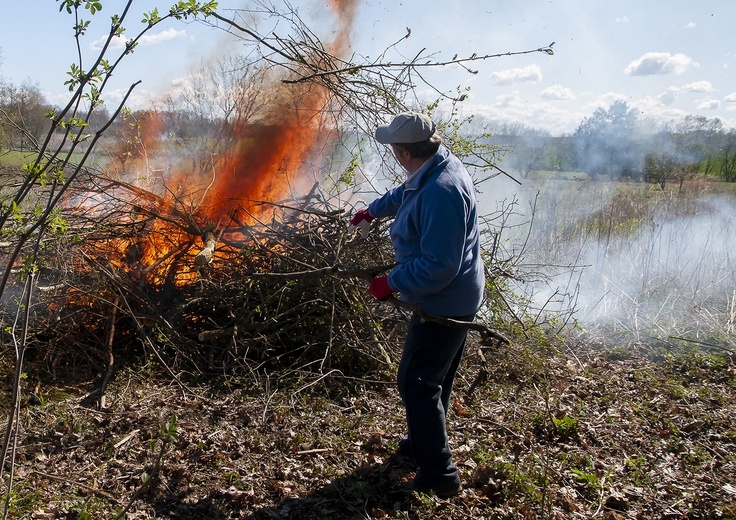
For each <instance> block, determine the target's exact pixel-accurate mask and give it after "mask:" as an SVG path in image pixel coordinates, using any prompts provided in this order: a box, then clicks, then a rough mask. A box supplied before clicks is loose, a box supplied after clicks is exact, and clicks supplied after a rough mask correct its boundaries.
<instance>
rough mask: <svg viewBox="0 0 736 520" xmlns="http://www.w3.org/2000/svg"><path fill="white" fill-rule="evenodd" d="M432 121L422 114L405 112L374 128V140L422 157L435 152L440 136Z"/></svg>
mask: <svg viewBox="0 0 736 520" xmlns="http://www.w3.org/2000/svg"><path fill="white" fill-rule="evenodd" d="M436 128H437V127H436V126H435V124H434V121H432V120H431V119H430V118H429V117H427V116H426V115H424V114H419V113H417V112H405V113H402V114H399V115H397V116H396V117H394V119H393V121H391V124H388V125H382V126H379V127H378V128H376V141H378V142H379V143H382V144H390V145H392V147H399V148H401V149H403V150H405V151H407V152H408V153H409V154H410V155H411V157H414V158H417V159H423V158H427V157H430V156H432V155H434V154H435V153H437V150H438V149H439V147H440V144H442V138H440V136H439V134H438V133H437V132H436Z"/></svg>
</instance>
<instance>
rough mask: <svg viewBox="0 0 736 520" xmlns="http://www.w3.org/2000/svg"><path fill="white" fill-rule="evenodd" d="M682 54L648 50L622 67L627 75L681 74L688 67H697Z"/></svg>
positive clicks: (695, 63)
mask: <svg viewBox="0 0 736 520" xmlns="http://www.w3.org/2000/svg"><path fill="white" fill-rule="evenodd" d="M697 66H698V63H697V62H694V61H693V60H692V59H690V58H689V57H687V56H685V55H684V54H670V53H669V52H648V53H646V54H644V55H643V56H642V57H641V58H639V59H638V60H634V61H632V62H631V63H629V65H628V66H627V67H626V69H624V74H626V75H629V76H649V75H652V74H682V73H683V72H685V71H686V70H687V69H688V68H690V67H697Z"/></svg>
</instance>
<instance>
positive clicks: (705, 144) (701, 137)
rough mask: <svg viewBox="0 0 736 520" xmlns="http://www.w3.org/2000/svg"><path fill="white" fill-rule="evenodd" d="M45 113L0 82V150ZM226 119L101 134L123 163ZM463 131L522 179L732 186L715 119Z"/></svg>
mask: <svg viewBox="0 0 736 520" xmlns="http://www.w3.org/2000/svg"><path fill="white" fill-rule="evenodd" d="M252 103H254V100H250V103H249V104H252ZM233 105H234V106H235V107H238V106H239V105H238V103H233ZM239 109H240V110H243V107H242V106H240V107H239ZM53 110H54V107H53V106H51V105H50V104H48V103H47V102H46V100H45V99H44V97H43V95H42V93H41V92H40V91H39V89H38V87H36V86H34V85H32V84H28V83H26V84H23V85H20V86H15V85H12V84H8V83H4V82H1V81H0V151H3V150H20V151H33V150H35V149H36V145H37V143H38V141H39V140H40V139H41V138H42V137H44V136H45V135H46V133H47V132H48V128H49V114H50V113H51V111H53ZM233 116H234V114H233V111H232V109H230V110H229V111H226V112H225V113H224V114H223V113H222V112H220V113H219V114H218V113H217V111H216V109H213V107H205V108H203V107H201V106H198V107H196V108H193V107H192V106H184V107H181V106H177V105H176V104H174V103H173V102H170V103H169V104H168V105H164V106H162V107H159V108H158V109H157V110H156V111H138V112H135V113H129V112H126V113H124V114H123V116H121V117H119V118H118V120H117V121H116V122H115V124H113V126H112V127H111V128H110V129H109V132H108V133H109V135H110V136H111V137H114V138H116V140H118V145H117V147H116V152H115V154H116V155H118V157H117V159H118V160H120V161H121V162H123V163H124V162H125V158H126V156H127V155H132V154H133V153H134V151H133V150H132V148H135V147H136V146H137V145H138V144H139V143H140V140H141V139H142V138H145V136H150V135H151V133H152V132H153V131H154V129H155V133H157V135H156V138H157V139H161V138H164V139H177V140H181V141H183V142H191V141H193V140H202V139H204V140H211V139H213V138H215V139H217V138H218V137H219V138H222V137H223V136H224V135H228V134H230V132H229V131H227V130H228V129H229V125H230V124H231V123H232V122H233V120H235V119H237V118H235V117H233ZM108 118H109V114H108V113H107V111H106V110H104V109H103V110H99V109H98V110H97V111H96V112H94V113H93V114H92V116H91V117H90V118H89V120H88V121H87V123H88V125H89V130H90V132H94V131H96V130H97V129H98V128H99V126H101V125H103V124H104V123H105V122H106V121H107V120H108ZM468 131H470V132H472V133H477V134H480V133H490V134H491V137H489V138H488V143H489V144H493V145H496V146H499V147H501V148H502V149H504V150H506V153H505V155H504V159H503V165H504V167H505V168H506V169H507V170H509V171H510V172H514V173H516V174H518V175H520V176H521V177H524V178H525V177H527V176H528V175H529V173H530V172H531V171H534V170H548V171H560V172H569V171H575V172H584V173H586V174H587V175H589V176H590V177H591V178H594V179H595V178H598V177H604V178H609V179H612V180H616V179H625V178H628V179H633V180H637V181H645V182H651V183H657V184H659V185H661V186H662V187H664V186H665V185H666V184H668V183H680V184H681V183H682V182H684V181H685V180H687V179H689V178H692V177H695V176H697V175H705V176H709V177H710V178H714V179H719V180H722V181H726V182H736V130H734V129H728V130H726V129H724V127H723V124H722V122H721V121H720V120H719V119H718V118H707V117H704V116H693V115H688V116H685V117H684V118H683V119H682V120H680V121H678V122H673V123H668V124H660V125H659V126H658V127H655V126H654V125H652V124H651V122H649V121H644V120H641V119H640V118H639V115H638V113H637V112H636V110H634V109H633V108H631V107H630V106H629V105H628V104H627V103H626V102H625V101H615V102H614V103H613V104H611V106H610V107H609V108H607V109H605V108H598V109H597V110H596V111H595V112H594V113H593V114H592V115H591V116H589V117H586V118H585V119H583V120H582V121H581V123H580V125H579V126H578V128H577V129H576V130H575V132H574V133H572V134H568V135H562V136H552V135H551V134H549V133H548V132H546V131H544V130H540V129H536V128H533V127H531V126H528V125H525V124H522V123H514V124H508V123H506V124H498V123H496V122H494V121H491V120H488V119H486V118H484V117H483V116H477V117H476V118H475V119H474V121H473V122H472V123H471V124H470V125H469V126H468ZM210 142H211V141H210Z"/></svg>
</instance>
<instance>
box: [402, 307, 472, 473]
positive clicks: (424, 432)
mask: <svg viewBox="0 0 736 520" xmlns="http://www.w3.org/2000/svg"><path fill="white" fill-rule="evenodd" d="M474 316H475V315H474V314H471V315H470V316H459V317H455V318H454V319H456V320H462V321H472V320H473V318H474ZM467 335H468V329H467V328H464V327H452V326H447V325H442V324H440V323H436V322H432V321H428V320H424V319H422V318H420V317H419V316H417V315H416V314H415V315H414V316H413V317H412V318H411V320H410V321H409V330H408V332H407V336H406V341H405V344H404V352H403V354H402V356H401V362H400V364H399V374H398V386H399V394H400V395H401V399H402V401H403V403H404V407H405V408H406V422H407V426H408V428H409V441H410V443H411V450H412V454H413V456H414V462H416V464H417V467H418V468H419V469H418V471H417V474H416V477H415V479H414V482H415V483H416V484H419V485H422V486H428V487H433V486H442V485H443V484H448V483H450V482H457V481H458V472H457V467H456V466H455V465H454V464H453V462H452V453H451V451H450V447H449V445H448V442H447V430H446V422H445V421H446V418H447V412H448V410H449V407H450V394H451V393H452V385H453V381H454V380H455V374H456V373H457V369H458V366H459V365H460V359H461V358H462V355H463V350H464V348H465V339H466V337H467Z"/></svg>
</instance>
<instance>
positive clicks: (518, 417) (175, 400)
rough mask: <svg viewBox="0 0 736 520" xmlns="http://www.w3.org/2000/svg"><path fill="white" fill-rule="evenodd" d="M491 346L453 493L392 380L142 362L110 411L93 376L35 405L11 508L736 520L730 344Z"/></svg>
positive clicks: (192, 515)
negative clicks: (219, 371)
mask: <svg viewBox="0 0 736 520" xmlns="http://www.w3.org/2000/svg"><path fill="white" fill-rule="evenodd" d="M486 357H487V359H488V361H489V366H490V369H489V371H488V374H487V376H488V377H487V378H486V379H485V381H482V382H481V384H478V382H479V381H481V380H479V379H478V375H479V374H480V371H481V365H480V364H479V358H478V356H477V355H475V354H473V349H470V350H469V352H468V355H467V356H466V361H465V363H464V365H463V367H462V368H461V371H462V374H461V376H460V378H459V380H458V382H457V385H456V391H455V398H454V409H453V410H452V412H451V413H450V417H449V432H450V435H451V447H452V448H453V453H454V459H455V462H456V464H457V465H458V467H459V468H460V472H461V478H462V481H463V490H462V491H461V492H460V494H459V495H457V496H455V497H453V498H450V499H439V498H437V497H433V496H424V495H417V494H415V493H413V492H412V491H411V490H410V488H409V484H410V483H411V478H412V476H413V471H414V467H413V465H412V462H411V461H410V460H407V459H402V458H400V457H398V456H397V455H396V453H395V450H396V441H397V440H398V439H399V437H400V436H401V435H402V434H403V433H404V416H403V410H402V407H401V403H400V400H399V397H398V394H397V392H396V389H395V385H394V383H393V380H392V375H391V374H387V375H386V377H385V380H377V381H368V380H363V381H361V380H354V379H346V378H342V377H339V374H331V375H328V376H325V377H323V378H321V379H311V380H308V379H306V378H305V379H304V381H305V383H304V384H303V385H302V387H298V386H297V385H295V384H293V383H290V384H287V383H285V382H282V381H281V379H280V378H279V376H278V375H277V374H264V373H258V374H256V373H254V374H253V375H252V378H251V379H248V378H243V380H241V381H237V382H236V381H228V382H227V383H228V384H227V385H223V384H221V383H222V381H221V382H220V383H218V385H217V388H216V389H215V388H212V387H209V388H203V387H198V388H196V389H194V388H190V387H184V386H182V385H181V384H179V381H180V380H175V379H173V378H171V377H169V378H166V377H162V376H161V375H160V372H159V371H158V370H157V369H154V367H152V366H139V367H135V368H121V369H119V370H118V371H117V373H116V374H115V375H114V377H113V379H112V381H111V384H110V387H109V389H108V394H107V407H106V408H105V409H104V410H100V409H98V408H97V407H96V406H95V401H96V398H94V397H90V395H89V390H90V388H86V387H85V388H80V387H75V388H56V387H51V386H48V387H47V386H41V387H40V388H38V389H37V390H38V391H37V393H36V394H32V395H31V396H30V398H29V399H27V401H26V403H25V405H24V407H23V410H22V412H21V423H22V428H21V432H20V436H19V438H18V443H17V447H16V463H15V466H14V471H13V487H12V489H13V491H12V494H11V496H10V501H9V512H10V513H9V515H8V517H9V518H32V519H67V520H79V519H102V518H116V517H118V518H127V519H143V518H160V519H174V518H176V519H195V520H196V519H272V518H277V519H283V518H293V519H312V518H313V519H333V518H334V519H358V518H376V519H381V518H412V519H413V518H437V519H467V518H483V519H492V518H493V519H511V518H528V519H534V518H550V519H569V518H603V519H634V518H636V519H645V518H646V519H648V518H661V519H724V518H735V517H736V424H735V423H734V420H733V418H734V417H735V416H736V377H735V376H736V365H735V362H736V356H734V354H733V352H729V351H726V350H713V349H708V348H704V347H702V346H699V345H694V346H693V345H685V346H682V345H679V346H678V345H657V346H652V345H638V344H626V345H622V346H621V347H618V348H610V347H607V348H606V347H603V346H601V345H600V344H598V343H597V342H595V341H592V340H589V339H585V338H581V339H580V340H578V341H575V342H574V343H571V344H569V345H567V346H566V347H565V348H564V349H561V351H559V352H548V353H545V354H544V355H543V354H541V353H540V352H539V351H538V350H535V349H529V348H520V347H518V346H511V347H508V348H505V349H504V350H499V351H495V352H487V353H486ZM473 383H475V384H473ZM7 475H8V474H7V472H6V482H5V484H6V485H7Z"/></svg>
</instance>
